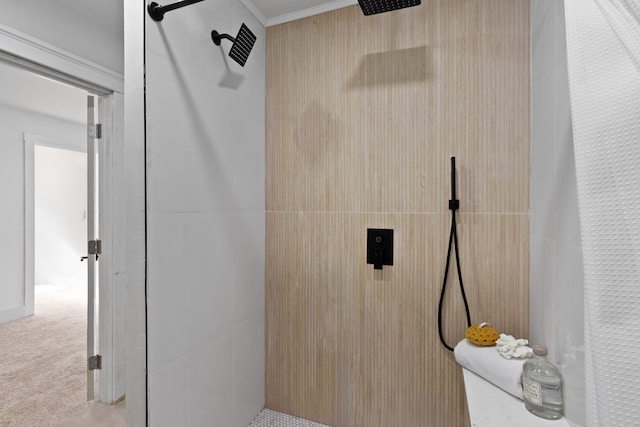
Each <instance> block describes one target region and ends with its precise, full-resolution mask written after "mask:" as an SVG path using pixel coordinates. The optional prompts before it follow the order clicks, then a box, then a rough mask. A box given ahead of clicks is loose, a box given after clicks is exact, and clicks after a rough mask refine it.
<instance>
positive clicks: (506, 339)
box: [496, 334, 533, 359]
mask: <svg viewBox="0 0 640 427" xmlns="http://www.w3.org/2000/svg"><path fill="white" fill-rule="evenodd" d="M528 344H529V341H527V340H525V339H522V338H520V339H515V338H514V337H513V336H511V335H507V334H500V338H498V340H497V341H496V347H497V349H498V353H500V355H501V356H502V357H504V358H505V359H511V358H514V357H515V358H516V359H523V358H527V357H533V350H532V349H531V347H528Z"/></svg>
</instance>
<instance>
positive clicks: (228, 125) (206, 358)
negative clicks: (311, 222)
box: [146, 0, 265, 427]
mask: <svg viewBox="0 0 640 427" xmlns="http://www.w3.org/2000/svg"><path fill="white" fill-rule="evenodd" d="M146 19H147V22H146V28H147V34H146V36H147V37H146V46H147V50H146V78H147V80H146V100H147V104H146V107H147V117H146V119H147V182H148V186H147V195H148V206H147V211H148V235H147V236H148V361H149V417H150V422H151V425H153V426H154V427H156V426H175V425H187V426H202V425H216V426H219V427H246V426H247V425H248V424H249V423H250V422H251V420H252V419H253V418H254V417H255V415H256V414H257V413H258V412H259V411H260V410H261V409H262V408H263V407H264V247H265V245H264V240H265V232H264V227H265V216H264V209H265V196H264V182H265V173H264V170H265V160H264V135H265V133H264V120H265V119H264V116H265V114H264V108H265V107H264V97H265V47H264V46H265V44H264V42H265V31H264V27H263V26H262V25H261V24H260V23H259V22H258V21H257V20H256V19H255V18H254V17H253V16H252V15H251V14H250V12H249V11H248V10H247V9H246V8H245V7H244V6H243V5H242V4H241V3H240V2H237V1H235V0H209V1H207V2H201V3H196V4H194V5H191V6H189V7H186V8H183V9H180V10H176V11H173V12H171V13H167V15H166V16H165V18H164V20H163V21H162V22H161V23H156V22H154V21H152V20H150V19H149V18H146ZM243 22H245V23H246V24H247V25H248V26H249V27H250V28H251V30H252V31H253V32H254V33H255V34H256V36H257V38H258V41H257V42H256V45H255V47H254V50H253V51H252V52H251V55H250V56H249V59H248V61H247V63H246V65H245V67H244V68H242V67H240V66H239V65H237V64H236V63H235V62H233V60H231V59H230V58H229V57H228V56H227V52H228V51H229V49H230V47H231V43H230V42H228V41H224V42H223V43H222V45H221V46H216V45H214V44H213V42H212V41H211V36H210V33H211V31H212V30H214V29H215V30H218V31H219V32H222V33H229V34H230V35H231V36H235V35H236V33H237V31H238V29H239V28H240V25H241V24H242V23H243Z"/></svg>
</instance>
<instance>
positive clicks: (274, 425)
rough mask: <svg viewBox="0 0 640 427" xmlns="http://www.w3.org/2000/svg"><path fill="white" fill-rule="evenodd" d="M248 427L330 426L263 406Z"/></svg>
mask: <svg viewBox="0 0 640 427" xmlns="http://www.w3.org/2000/svg"><path fill="white" fill-rule="evenodd" d="M249 427H331V426H327V425H326V424H319V423H314V422H313V421H309V420H305V419H304V418H298V417H294V416H293V415H288V414H283V413H282V412H276V411H272V410H271V409H267V408H264V409H263V410H262V411H260V413H259V414H258V416H257V417H256V418H255V419H254V420H253V421H252V422H251V424H250V425H249Z"/></svg>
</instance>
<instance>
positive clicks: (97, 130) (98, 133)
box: [89, 123, 102, 139]
mask: <svg viewBox="0 0 640 427" xmlns="http://www.w3.org/2000/svg"><path fill="white" fill-rule="evenodd" d="M89 138H93V139H100V138H102V125H101V124H100V123H96V124H95V125H89Z"/></svg>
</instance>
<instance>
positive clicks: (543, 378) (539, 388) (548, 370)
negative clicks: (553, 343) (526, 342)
mask: <svg viewBox="0 0 640 427" xmlns="http://www.w3.org/2000/svg"><path fill="white" fill-rule="evenodd" d="M533 354H534V356H533V359H529V360H527V361H526V362H524V364H523V366H522V391H523V393H524V404H525V406H526V408H527V409H528V410H529V412H531V413H532V414H534V415H537V416H539V417H542V418H546V419H548V420H557V419H558V418H562V378H561V377H560V372H559V371H558V368H557V367H556V366H555V365H553V364H552V363H550V362H548V361H547V348H546V347H544V346H541V345H534V346H533Z"/></svg>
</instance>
